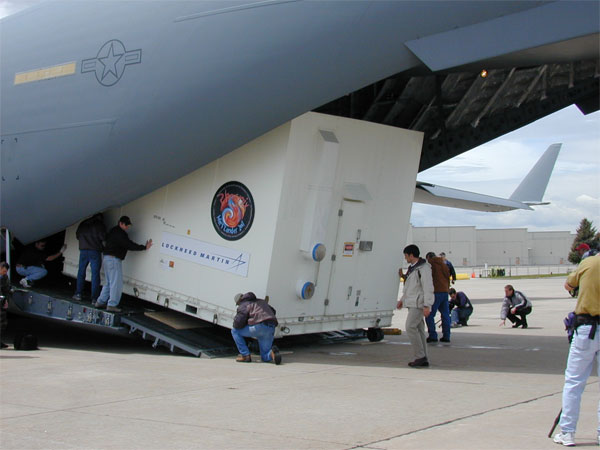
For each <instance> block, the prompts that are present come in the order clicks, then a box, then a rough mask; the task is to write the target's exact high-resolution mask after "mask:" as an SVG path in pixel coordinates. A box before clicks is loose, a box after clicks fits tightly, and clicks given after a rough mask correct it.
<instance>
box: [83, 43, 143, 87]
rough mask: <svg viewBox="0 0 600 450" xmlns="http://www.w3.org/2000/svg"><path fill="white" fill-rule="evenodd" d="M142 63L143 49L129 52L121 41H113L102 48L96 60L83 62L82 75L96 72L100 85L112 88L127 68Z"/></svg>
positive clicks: (91, 59)
mask: <svg viewBox="0 0 600 450" xmlns="http://www.w3.org/2000/svg"><path fill="white" fill-rule="evenodd" d="M141 62H142V50H141V49H138V50H129V51H127V50H125V46H124V45H123V43H122V42H121V41H118V40H116V39H113V40H111V41H108V42H107V43H106V44H104V45H103V46H102V48H101V49H100V51H99V52H98V54H97V55H96V57H95V58H90V59H84V60H83V61H82V62H81V73H86V72H94V73H95V74H96V80H98V83H100V84H101V85H102V86H112V85H114V84H116V83H117V82H118V81H119V80H120V79H121V77H122V76H123V73H124V72H125V67H127V66H129V65H131V64H139V63H141Z"/></svg>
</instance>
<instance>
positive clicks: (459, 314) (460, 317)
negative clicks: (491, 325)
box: [450, 308, 473, 325]
mask: <svg viewBox="0 0 600 450" xmlns="http://www.w3.org/2000/svg"><path fill="white" fill-rule="evenodd" d="M472 313H473V308H462V309H459V308H454V309H453V310H452V311H450V322H451V323H452V324H455V323H459V322H460V323H461V324H463V325H466V324H467V321H468V320H469V317H471V314H472Z"/></svg>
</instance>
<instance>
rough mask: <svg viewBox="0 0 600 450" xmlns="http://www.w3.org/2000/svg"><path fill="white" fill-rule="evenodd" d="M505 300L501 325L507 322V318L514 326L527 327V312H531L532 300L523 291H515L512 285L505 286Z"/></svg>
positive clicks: (503, 301) (501, 311)
mask: <svg viewBox="0 0 600 450" xmlns="http://www.w3.org/2000/svg"><path fill="white" fill-rule="evenodd" d="M504 294H506V296H505V297H504V300H502V309H501V310H500V320H502V322H500V326H501V327H503V326H504V325H505V324H506V319H508V320H510V321H511V322H512V323H513V324H514V325H513V326H512V327H513V328H517V327H522V328H527V317H526V316H527V314H529V313H531V302H530V301H529V300H528V299H527V297H525V294H523V293H522V292H521V291H515V288H513V287H512V285H510V284H507V285H506V286H504ZM517 316H518V317H517Z"/></svg>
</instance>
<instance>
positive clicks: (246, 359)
mask: <svg viewBox="0 0 600 450" xmlns="http://www.w3.org/2000/svg"><path fill="white" fill-rule="evenodd" d="M235 360H236V362H252V357H251V356H250V355H237V358H235Z"/></svg>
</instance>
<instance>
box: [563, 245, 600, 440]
mask: <svg viewBox="0 0 600 450" xmlns="http://www.w3.org/2000/svg"><path fill="white" fill-rule="evenodd" d="M576 287H579V297H578V298H577V306H576V307H575V332H574V334H573V340H572V341H571V346H570V348H569V357H568V359H567V368H566V370H565V384H564V387H563V395H562V411H561V414H560V422H559V425H560V430H561V432H560V433H558V434H557V435H556V436H554V442H556V443H557V444H562V445H565V446H567V447H572V446H574V445H575V431H576V428H577V421H578V420H579V408H580V403H581V395H582V394H583V391H584V390H585V387H586V383H587V380H588V378H589V376H590V374H591V373H592V372H593V369H594V366H597V365H598V364H600V361H598V358H600V256H599V255H595V256H590V257H589V258H587V259H586V260H585V261H582V263H581V264H580V265H579V267H577V270H576V271H575V272H571V273H570V274H569V276H568V277H567V282H566V283H565V289H566V290H567V291H572V290H573V289H574V288H576ZM598 421H599V423H598V428H597V435H598V437H597V439H598V444H599V445H600V404H599V405H598Z"/></svg>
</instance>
